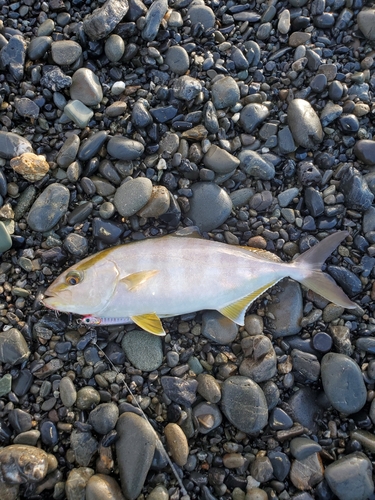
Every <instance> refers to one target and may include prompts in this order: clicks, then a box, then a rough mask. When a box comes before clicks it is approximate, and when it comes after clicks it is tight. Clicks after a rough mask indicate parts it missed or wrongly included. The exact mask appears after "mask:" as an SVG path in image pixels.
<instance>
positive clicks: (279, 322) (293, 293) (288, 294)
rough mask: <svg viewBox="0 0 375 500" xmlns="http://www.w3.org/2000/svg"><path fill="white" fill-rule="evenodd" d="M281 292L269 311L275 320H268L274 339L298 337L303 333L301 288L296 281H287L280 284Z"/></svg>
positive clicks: (269, 305)
mask: <svg viewBox="0 0 375 500" xmlns="http://www.w3.org/2000/svg"><path fill="white" fill-rule="evenodd" d="M280 286H281V287H282V291H281V292H276V295H275V297H276V298H277V300H274V301H273V302H271V303H270V304H268V306H267V309H268V311H269V312H270V313H271V315H272V316H273V318H272V319H271V318H267V323H268V327H269V328H270V329H271V331H272V335H273V337H274V338H278V337H286V336H289V335H296V334H297V333H299V332H300V331H301V325H300V322H301V319H302V316H303V304H302V292H301V287H300V285H299V284H298V283H296V282H295V281H292V280H290V279H288V278H287V279H285V280H283V281H281V282H280Z"/></svg>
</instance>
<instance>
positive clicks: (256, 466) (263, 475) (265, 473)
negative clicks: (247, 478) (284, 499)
mask: <svg viewBox="0 0 375 500" xmlns="http://www.w3.org/2000/svg"><path fill="white" fill-rule="evenodd" d="M250 474H251V476H252V477H253V478H254V479H255V480H256V481H259V483H267V482H268V481H270V480H271V479H272V477H273V467H272V464H271V461H270V459H269V458H268V457H262V456H258V457H256V458H255V460H254V462H252V463H251V465H250Z"/></svg>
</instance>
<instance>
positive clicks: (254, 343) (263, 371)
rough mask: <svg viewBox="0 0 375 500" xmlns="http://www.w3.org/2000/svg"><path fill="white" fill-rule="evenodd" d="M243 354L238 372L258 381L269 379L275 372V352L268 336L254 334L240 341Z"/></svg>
mask: <svg viewBox="0 0 375 500" xmlns="http://www.w3.org/2000/svg"><path fill="white" fill-rule="evenodd" d="M241 347H242V350H243V352H244V354H245V359H244V360H243V361H242V363H241V365H240V368H239V373H240V375H244V376H246V377H249V378H251V379H252V380H254V382H257V383H260V382H265V381H266V380H269V379H271V378H272V377H273V376H274V375H275V374H276V361H277V360H276V353H275V351H274V349H273V347H272V343H271V341H270V339H269V338H268V337H265V336H264V335H254V336H249V337H245V338H244V339H243V340H242V341H241Z"/></svg>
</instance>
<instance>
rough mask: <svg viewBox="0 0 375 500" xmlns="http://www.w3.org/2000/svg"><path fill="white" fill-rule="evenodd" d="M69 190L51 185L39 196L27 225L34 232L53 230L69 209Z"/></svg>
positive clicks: (58, 185)
mask: <svg viewBox="0 0 375 500" xmlns="http://www.w3.org/2000/svg"><path fill="white" fill-rule="evenodd" d="M69 199H70V193H69V189H68V188H66V187H65V186H63V185H62V184H57V183H54V184H50V185H49V186H47V187H46V188H45V190H44V191H43V192H42V194H41V195H39V196H38V198H37V199H36V201H35V202H34V204H33V206H32V207H31V209H30V212H29V215H28V217H27V223H28V225H29V226H30V227H31V229H33V230H34V231H39V232H41V233H44V232H45V231H49V230H50V229H52V228H53V227H54V226H55V225H56V224H57V223H58V221H59V220H60V219H61V217H62V216H63V215H64V214H65V213H66V211H67V209H68V204H69Z"/></svg>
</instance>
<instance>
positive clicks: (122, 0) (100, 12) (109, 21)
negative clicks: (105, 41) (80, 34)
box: [83, 0, 129, 40]
mask: <svg viewBox="0 0 375 500" xmlns="http://www.w3.org/2000/svg"><path fill="white" fill-rule="evenodd" d="M128 10H129V4H128V1H127V0H107V1H106V2H105V4H104V5H103V6H102V7H100V8H99V9H95V10H94V12H93V13H92V14H89V15H87V16H86V17H85V18H84V20H83V29H84V31H85V33H86V34H87V36H88V37H89V38H91V40H100V39H102V38H105V37H106V36H108V35H109V34H110V33H111V32H112V31H113V30H114V29H115V27H116V26H117V24H118V23H119V22H120V21H121V19H122V18H123V17H124V16H125V14H126V13H127V11H128Z"/></svg>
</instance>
